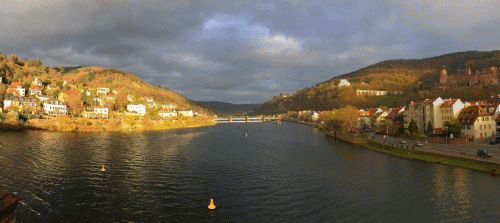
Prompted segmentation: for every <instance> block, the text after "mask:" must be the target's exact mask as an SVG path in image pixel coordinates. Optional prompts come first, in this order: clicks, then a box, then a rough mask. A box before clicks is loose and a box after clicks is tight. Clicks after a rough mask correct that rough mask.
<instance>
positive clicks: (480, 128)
mask: <svg viewBox="0 0 500 223" xmlns="http://www.w3.org/2000/svg"><path fill="white" fill-rule="evenodd" d="M479 130H483V125H479ZM481 134H482V133H481Z"/></svg>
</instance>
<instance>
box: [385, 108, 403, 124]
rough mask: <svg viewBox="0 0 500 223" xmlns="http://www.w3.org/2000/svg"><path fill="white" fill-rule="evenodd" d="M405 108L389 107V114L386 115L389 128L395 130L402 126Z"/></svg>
mask: <svg viewBox="0 0 500 223" xmlns="http://www.w3.org/2000/svg"><path fill="white" fill-rule="evenodd" d="M405 108H406V107H405V106H402V107H395V108H391V109H389V114H388V115H387V117H386V122H387V125H388V126H389V128H390V129H391V130H396V129H398V128H399V127H401V126H403V124H404V120H403V117H404V116H403V113H404V111H405Z"/></svg>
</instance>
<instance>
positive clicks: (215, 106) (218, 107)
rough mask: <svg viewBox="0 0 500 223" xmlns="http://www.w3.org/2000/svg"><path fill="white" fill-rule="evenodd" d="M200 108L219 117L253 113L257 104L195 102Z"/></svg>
mask: <svg viewBox="0 0 500 223" xmlns="http://www.w3.org/2000/svg"><path fill="white" fill-rule="evenodd" d="M194 103H196V104H198V105H199V106H200V107H203V108H206V109H208V110H210V111H212V112H214V113H216V114H217V115H237V114H238V115H239V114H244V113H246V114H248V113H252V112H253V111H254V110H255V108H256V107H257V104H231V103H226V102H219V101H194Z"/></svg>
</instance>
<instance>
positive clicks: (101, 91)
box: [97, 87, 109, 94]
mask: <svg viewBox="0 0 500 223" xmlns="http://www.w3.org/2000/svg"><path fill="white" fill-rule="evenodd" d="M97 93H98V94H108V93H109V88H107V87H100V88H97Z"/></svg>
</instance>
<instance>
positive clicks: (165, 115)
mask: <svg viewBox="0 0 500 223" xmlns="http://www.w3.org/2000/svg"><path fill="white" fill-rule="evenodd" d="M158 115H159V116H160V117H162V118H175V117H177V112H176V111H160V112H158Z"/></svg>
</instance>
